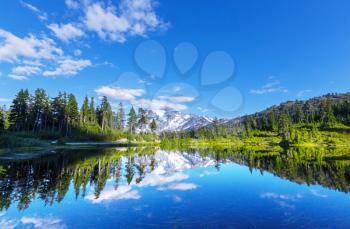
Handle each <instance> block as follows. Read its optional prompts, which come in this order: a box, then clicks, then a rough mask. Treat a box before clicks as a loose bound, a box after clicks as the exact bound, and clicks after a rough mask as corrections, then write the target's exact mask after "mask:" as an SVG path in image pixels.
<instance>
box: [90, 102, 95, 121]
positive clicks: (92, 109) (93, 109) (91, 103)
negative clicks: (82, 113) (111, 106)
mask: <svg viewBox="0 0 350 229" xmlns="http://www.w3.org/2000/svg"><path fill="white" fill-rule="evenodd" d="M89 122H90V123H92V124H95V123H96V112H95V101H94V97H91V99H90V106H89Z"/></svg>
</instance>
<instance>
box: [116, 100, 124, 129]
mask: <svg viewBox="0 0 350 229" xmlns="http://www.w3.org/2000/svg"><path fill="white" fill-rule="evenodd" d="M124 123H125V112H124V108H123V103H121V102H120V103H119V106H118V112H117V126H116V127H117V129H118V130H120V131H123V130H124V125H125V124H124Z"/></svg>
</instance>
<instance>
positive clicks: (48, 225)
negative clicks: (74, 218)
mask: <svg viewBox="0 0 350 229" xmlns="http://www.w3.org/2000/svg"><path fill="white" fill-rule="evenodd" d="M20 221H21V223H22V224H24V225H33V226H34V228H38V229H40V228H45V229H63V228H67V227H66V226H65V225H64V224H63V223H62V220H60V219H58V218H55V217H51V216H50V217H36V216H33V217H28V216H24V217H22V218H21V220H20Z"/></svg>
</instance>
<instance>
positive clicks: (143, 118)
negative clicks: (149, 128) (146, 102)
mask: <svg viewBox="0 0 350 229" xmlns="http://www.w3.org/2000/svg"><path fill="white" fill-rule="evenodd" d="M138 123H139V125H140V126H141V129H144V127H145V126H146V125H147V116H146V111H145V110H144V109H143V108H141V107H140V108H139V121H138Z"/></svg>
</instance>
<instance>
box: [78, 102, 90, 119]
mask: <svg viewBox="0 0 350 229" xmlns="http://www.w3.org/2000/svg"><path fill="white" fill-rule="evenodd" d="M89 111H90V109H89V99H88V97H87V96H85V99H84V102H83V105H82V107H81V109H80V121H81V123H82V125H84V124H86V123H87V122H88V121H89Z"/></svg>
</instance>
